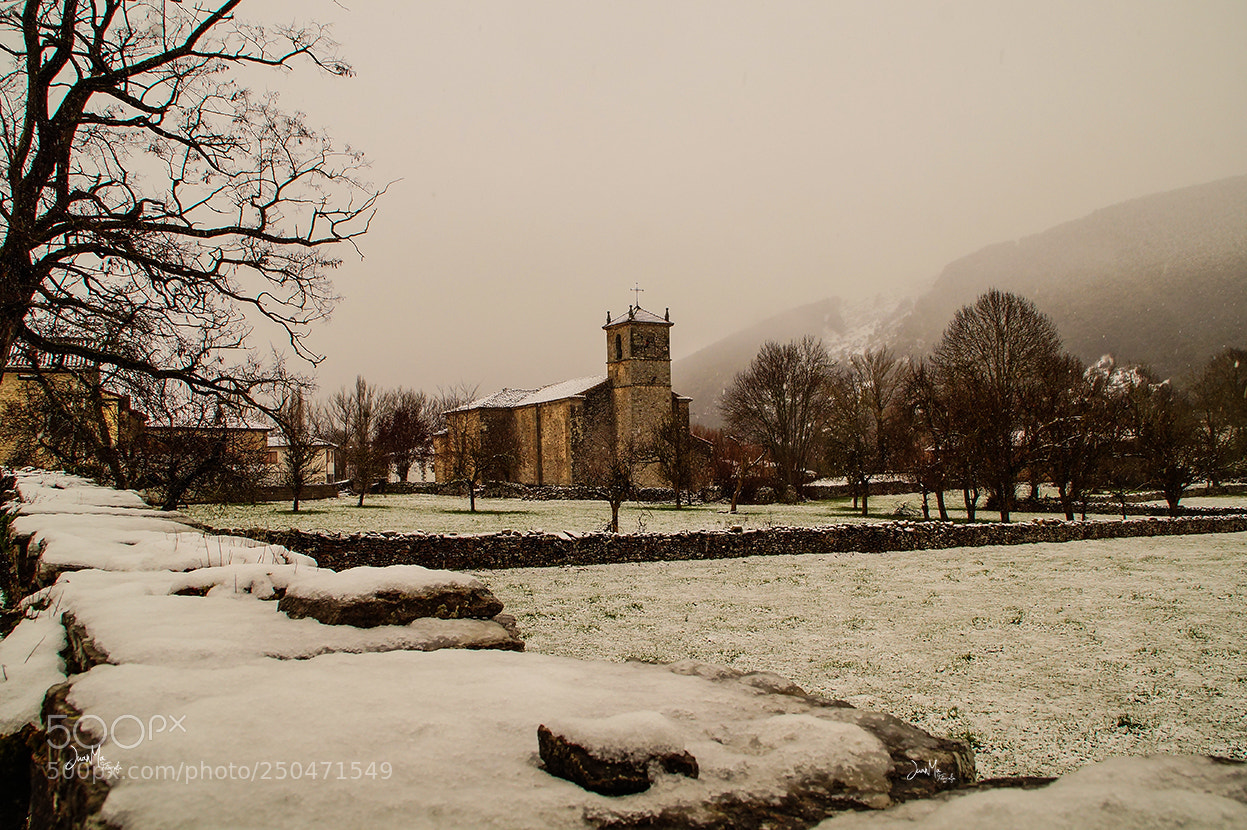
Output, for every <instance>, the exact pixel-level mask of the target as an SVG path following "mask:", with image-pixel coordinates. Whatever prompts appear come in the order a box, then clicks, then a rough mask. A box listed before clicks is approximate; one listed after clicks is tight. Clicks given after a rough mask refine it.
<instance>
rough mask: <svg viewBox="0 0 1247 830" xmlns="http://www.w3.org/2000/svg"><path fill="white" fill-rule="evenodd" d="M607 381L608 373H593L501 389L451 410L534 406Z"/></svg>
mask: <svg viewBox="0 0 1247 830" xmlns="http://www.w3.org/2000/svg"><path fill="white" fill-rule="evenodd" d="M605 382H606V375H592V376H590V377H584V378H573V379H571V380H565V381H563V382H562V383H552V384H550V385H549V386H543V387H541V388H540V389H500V390H499V391H497V392H495V393H493V394H492V395H486V396H485V397H483V398H477V399H476V400H474V401H472V402H471V403H469V404H465V405H464V406H461V407H459V408H458V409H454V410H451V411H452V412H466V411H467V410H469V409H515V408H517V407H521V406H532V405H533V404H538V403H549V402H551V401H561V400H563V399H565V398H574V397H577V396H579V395H583V394H584V393H585V392H588V391H589V390H590V389H592V388H593V387H595V386H598V385H600V384H603V383H605Z"/></svg>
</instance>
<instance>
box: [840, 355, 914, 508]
mask: <svg viewBox="0 0 1247 830" xmlns="http://www.w3.org/2000/svg"><path fill="white" fill-rule="evenodd" d="M903 369H904V367H903V366H902V364H901V363H900V361H898V360H897V359H896V357H895V356H893V355H892V353H891V352H890V351H888V350H887V349H886V348H885V349H878V350H874V349H870V350H867V351H866V352H865V353H864V354H860V355H854V356H853V357H852V359H851V360H850V362H849V367H848V369H847V370H846V371H844V372H841V373H839V374H838V375H836V376H835V378H834V380H833V381H832V383H831V407H832V415H831V417H830V418H829V419H828V429H827V433H826V435H827V459H828V462H829V464H830V465H831V467H832V469H833V470H834V471H836V472H839V473H841V474H843V475H844V476H845V477H846V478H848V479H849V481H850V482H851V483H852V484H853V485H854V493H855V499H854V501H856V496H860V497H861V508H862V515H863V516H869V515H870V482H871V479H873V478H874V477H875V476H877V475H880V474H882V473H885V472H887V471H889V470H890V469H891V465H892V463H893V461H894V456H895V455H896V453H897V449H898V445H899V444H900V436H899V434H898V432H899V428H900V422H901V412H902V406H901V393H902V391H903V386H902V382H903V379H904V372H903Z"/></svg>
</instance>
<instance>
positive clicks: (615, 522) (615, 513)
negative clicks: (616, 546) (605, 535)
mask: <svg viewBox="0 0 1247 830" xmlns="http://www.w3.org/2000/svg"><path fill="white" fill-rule="evenodd" d="M618 532H619V502H617V501H612V502H611V533H618Z"/></svg>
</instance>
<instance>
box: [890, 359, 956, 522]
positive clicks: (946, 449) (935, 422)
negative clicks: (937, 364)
mask: <svg viewBox="0 0 1247 830" xmlns="http://www.w3.org/2000/svg"><path fill="white" fill-rule="evenodd" d="M904 383H905V385H904V392H903V397H902V401H903V406H902V414H901V419H900V425H899V426H900V431H901V433H902V434H903V435H905V436H906V440H903V441H902V442H901V443H900V445H899V448H898V456H897V463H898V466H899V467H901V468H902V469H905V470H908V471H909V473H910V475H911V476H912V478H913V480H914V482H915V483H916V484H917V485H918V487H919V488H920V489H921V491H922V510H923V517H924V518H930V515H931V509H930V504H929V502H928V494H929V493H935V504H936V508H937V509H938V511H939V518H940V521H942V522H946V521H948V505H947V504H946V503H945V499H944V491H945V490H947V489H949V488H950V487H952V486H953V485H954V483H955V482H956V480H957V463H956V460H955V455H954V454H955V451H956V448H957V440H956V435H955V433H954V429H953V422H952V418H951V417H950V413H949V406H948V400H947V395H946V394H945V390H943V389H941V388H940V386H939V384H938V383H937V381H936V378H935V374H934V372H933V371H932V370H931V368H930V367H929V366H928V365H927V364H926V363H924V362H920V363H917V364H915V365H912V366H911V367H910V368H909V371H908V372H907V373H906V376H905V381H904ZM970 518H971V519H973V518H974V515H973V510H971V511H970Z"/></svg>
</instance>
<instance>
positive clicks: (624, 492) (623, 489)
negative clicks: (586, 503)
mask: <svg viewBox="0 0 1247 830" xmlns="http://www.w3.org/2000/svg"><path fill="white" fill-rule="evenodd" d="M590 446H592V447H594V450H593V451H592V452H590V453H588V454H587V455H586V457H585V461H584V468H583V469H584V475H585V480H586V481H587V482H588V484H589V485H590V486H592V487H596V488H598V489H599V490H601V491H602V493H603V494H604V495H605V496H606V501H607V503H608V504H609V505H610V509H611V519H610V525H609V527H610V532H611V533H618V532H619V509H620V508H621V507H622V506H623V503H624V502H625V501H628V500H629V499H634V498H636V491H637V487H636V480H637V476H639V475H640V474H641V471H642V470H644V469H645V468H646V467H647V466H649V465H650V464H653V463H654V460H655V459H654V451H653V447H652V445H650V444H649V442H648V441H642V440H640V439H639V438H632V439H627V440H624V441H621V442H619V443H616V442H615V441H614V440H613V436H612V435H611V434H610V431H609V430H605V429H604V430H601V431H600V435H598V436H594V437H591V438H590Z"/></svg>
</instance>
